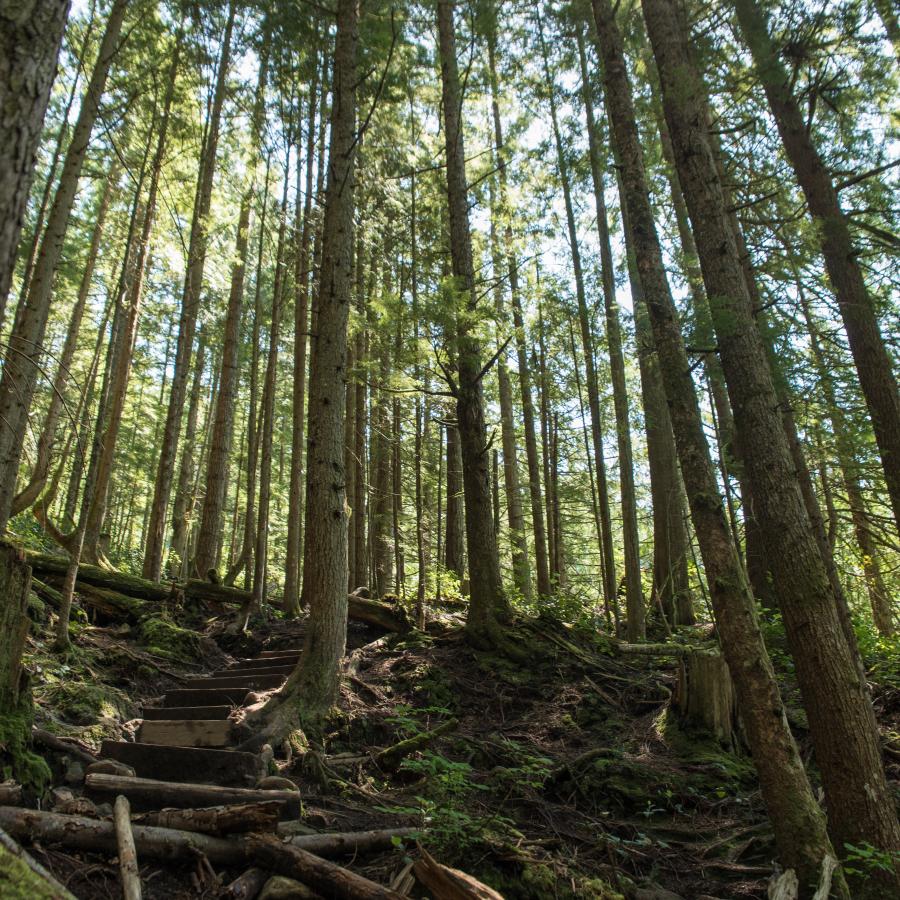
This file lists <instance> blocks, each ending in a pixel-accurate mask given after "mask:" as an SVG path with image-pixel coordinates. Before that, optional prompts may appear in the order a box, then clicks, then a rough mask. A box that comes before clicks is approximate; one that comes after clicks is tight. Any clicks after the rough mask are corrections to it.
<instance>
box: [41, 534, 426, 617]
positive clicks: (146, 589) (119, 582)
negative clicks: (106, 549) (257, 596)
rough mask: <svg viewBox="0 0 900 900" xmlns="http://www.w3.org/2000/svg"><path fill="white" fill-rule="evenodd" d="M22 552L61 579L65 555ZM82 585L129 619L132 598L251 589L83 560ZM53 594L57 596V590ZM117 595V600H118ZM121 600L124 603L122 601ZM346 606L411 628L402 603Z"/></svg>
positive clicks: (237, 594)
mask: <svg viewBox="0 0 900 900" xmlns="http://www.w3.org/2000/svg"><path fill="white" fill-rule="evenodd" d="M24 552H25V557H26V561H27V562H28V565H30V566H31V568H32V571H33V572H34V573H35V574H36V575H38V576H39V577H41V578H46V577H56V578H62V577H64V576H65V574H66V570H67V568H68V565H69V560H68V557H66V556H56V555H54V554H50V553H36V552H34V551H32V550H26V551H24ZM83 587H84V591H85V600H86V602H87V603H88V604H89V605H97V606H98V608H101V609H102V608H103V607H102V606H101V604H104V603H105V604H106V608H105V609H104V610H103V611H105V612H107V613H109V614H115V613H116V612H118V614H119V615H125V616H128V617H129V618H131V617H135V616H139V615H141V614H143V613H144V612H146V611H147V610H144V609H142V608H141V606H140V605H134V601H133V599H132V598H137V599H138V600H150V601H155V602H162V601H165V600H173V599H175V598H177V597H179V596H182V595H183V596H185V597H188V598H193V599H197V600H203V601H210V602H216V603H231V604H237V605H244V604H247V603H249V602H251V601H252V598H253V595H252V593H251V592H250V591H244V590H241V589H239V588H234V587H228V586H227V585H224V584H213V583H212V582H211V581H201V580H200V579H196V578H193V579H190V580H189V581H187V582H184V583H178V582H174V581H173V582H155V581H148V580H147V579H146V578H140V577H138V576H137V575H129V574H127V573H125V572H118V571H113V570H110V569H103V568H101V567H100V566H91V565H88V564H87V563H82V564H81V566H79V568H78V581H77V583H76V590H78V591H79V592H81V590H82V588H83ZM92 587H93V588H95V589H96V588H99V589H100V590H101V591H111V592H112V594H111V595H110V594H103V593H99V592H97V591H96V590H94V591H92V590H91V588H92ZM56 593H57V595H58V592H56ZM123 595H124V597H123ZM46 596H48V599H50V601H51V602H54V601H53V598H52V596H51V595H49V594H48V595H46ZM116 597H118V598H120V599H118V600H117V599H116ZM122 599H124V600H125V601H126V602H124V603H123V602H122ZM348 605H349V616H350V618H351V619H353V620H354V621H356V622H363V623H364V624H366V625H373V626H375V627H377V628H381V629H383V630H384V631H392V632H396V633H398V634H404V633H406V632H407V631H410V630H411V629H412V622H411V620H410V618H409V615H408V614H407V612H406V610H405V609H404V608H403V607H402V606H399V605H394V604H391V603H381V602H380V601H378V600H366V599H364V598H362V597H358V596H356V595H354V594H351V595H349V598H348Z"/></svg>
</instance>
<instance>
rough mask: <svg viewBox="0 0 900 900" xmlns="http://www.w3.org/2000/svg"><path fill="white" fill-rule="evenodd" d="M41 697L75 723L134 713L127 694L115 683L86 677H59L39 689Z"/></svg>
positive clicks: (55, 710)
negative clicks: (72, 678) (66, 679)
mask: <svg viewBox="0 0 900 900" xmlns="http://www.w3.org/2000/svg"><path fill="white" fill-rule="evenodd" d="M40 696H41V701H42V702H43V703H44V704H46V705H48V706H49V707H50V708H51V709H53V711H54V712H55V713H57V714H58V715H60V716H61V717H62V718H63V719H65V720H66V721H68V722H72V723H74V724H75V725H93V724H94V723H95V722H96V721H97V720H98V719H102V718H109V719H114V718H121V719H130V718H132V717H133V715H134V714H135V713H136V708H135V705H134V704H133V703H132V701H131V700H129V698H128V696H127V695H126V694H125V693H124V692H122V691H120V690H118V689H117V688H114V687H109V686H108V685H105V684H102V683H99V682H94V683H88V682H85V681H58V682H55V683H53V684H48V685H46V686H45V687H43V688H42V689H41V691H40Z"/></svg>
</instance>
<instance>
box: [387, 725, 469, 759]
mask: <svg viewBox="0 0 900 900" xmlns="http://www.w3.org/2000/svg"><path fill="white" fill-rule="evenodd" d="M458 725H459V719H447V721H446V722H443V723H441V724H440V725H438V727H437V728H434V729H432V730H431V731H423V732H422V733H421V734H416V735H413V737H411V738H407V739H406V740H405V741H400V743H399V744H394V745H393V746H392V747H387V748H385V749H384V750H382V751H381V752H379V753H376V754H375V762H376V763H377V765H379V766H380V767H381V768H382V769H396V768H398V767H399V765H400V763H401V762H403V760H404V759H406V757H407V756H409V755H410V754H412V753H416V752H418V751H419V750H422V749H424V748H425V747H427V746H428V745H429V744H430V743H431V742H432V741H434V740H436V739H437V738H439V737H440V736H441V735H442V734H446V733H447V732H448V731H453V730H454V729H455V728H456V727H457V726H458Z"/></svg>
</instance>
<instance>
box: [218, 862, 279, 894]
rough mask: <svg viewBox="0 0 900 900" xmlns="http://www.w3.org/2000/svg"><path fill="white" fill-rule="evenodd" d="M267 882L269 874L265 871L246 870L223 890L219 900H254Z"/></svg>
mask: <svg viewBox="0 0 900 900" xmlns="http://www.w3.org/2000/svg"><path fill="white" fill-rule="evenodd" d="M268 880H269V873H268V872H267V871H266V870H265V869H257V868H255V867H254V868H252V869H247V871H246V872H244V874H243V875H239V876H238V877H237V878H235V879H234V881H232V882H231V884H229V885H228V887H226V888H225V890H224V891H223V892H222V898H221V900H255V898H256V897H257V896H258V895H259V892H260V891H261V890H262V889H263V885H264V884H265V883H266V882H267V881H268Z"/></svg>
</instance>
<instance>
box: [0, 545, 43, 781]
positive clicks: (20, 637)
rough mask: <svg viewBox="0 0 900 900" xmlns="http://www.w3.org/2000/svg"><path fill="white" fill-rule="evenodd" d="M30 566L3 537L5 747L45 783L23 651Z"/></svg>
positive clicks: (15, 769)
mask: <svg viewBox="0 0 900 900" xmlns="http://www.w3.org/2000/svg"><path fill="white" fill-rule="evenodd" d="M30 591H31V567H30V566H29V565H28V564H27V563H26V562H25V555H24V553H23V552H22V551H21V550H20V549H19V548H17V547H14V546H13V545H12V544H7V543H5V542H0V598H2V601H0V747H2V748H3V750H2V757H3V763H4V764H5V765H7V766H9V767H10V768H11V770H12V774H13V777H14V778H15V779H16V781H18V782H19V783H21V784H23V785H34V786H41V785H42V783H43V782H44V781H46V779H47V778H48V777H49V775H50V771H49V769H48V768H47V765H46V763H45V762H44V761H43V760H42V759H41V758H40V757H39V756H36V755H35V754H33V753H31V752H30V751H29V749H28V746H29V744H30V743H31V725H32V718H33V708H32V703H31V688H30V685H29V681H28V675H27V673H26V672H25V669H24V667H23V665H22V654H23V653H24V651H25V641H26V639H27V637H28V627H29V624H30V622H29V619H28V595H29V593H30Z"/></svg>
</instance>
